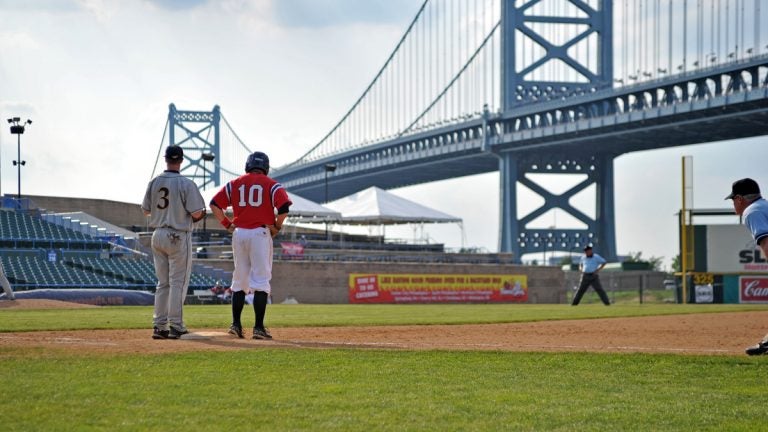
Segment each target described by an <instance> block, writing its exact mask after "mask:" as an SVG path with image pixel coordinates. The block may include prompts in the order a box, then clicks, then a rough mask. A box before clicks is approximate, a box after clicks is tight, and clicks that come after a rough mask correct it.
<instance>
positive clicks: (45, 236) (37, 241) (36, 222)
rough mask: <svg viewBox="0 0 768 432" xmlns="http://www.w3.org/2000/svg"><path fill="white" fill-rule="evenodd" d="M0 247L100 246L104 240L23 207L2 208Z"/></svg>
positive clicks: (92, 248)
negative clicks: (20, 208) (101, 240)
mask: <svg viewBox="0 0 768 432" xmlns="http://www.w3.org/2000/svg"><path fill="white" fill-rule="evenodd" d="M0 247H3V248H48V249H50V248H67V249H91V250H94V249H101V248H102V247H103V245H102V242H100V241H98V240H97V239H94V238H92V237H88V236H86V235H85V234H83V233H81V232H77V231H74V230H72V229H69V228H65V227H62V226H59V225H54V224H52V223H48V222H45V221H43V220H42V219H40V218H37V217H33V216H32V215H30V214H27V213H26V212H22V211H14V210H0Z"/></svg>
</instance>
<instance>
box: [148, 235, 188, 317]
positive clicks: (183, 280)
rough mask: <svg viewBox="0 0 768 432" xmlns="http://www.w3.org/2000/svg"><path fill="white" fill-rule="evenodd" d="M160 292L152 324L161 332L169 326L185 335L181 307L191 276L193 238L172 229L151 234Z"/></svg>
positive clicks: (156, 298)
mask: <svg viewBox="0 0 768 432" xmlns="http://www.w3.org/2000/svg"><path fill="white" fill-rule="evenodd" d="M152 254H153V256H154V259H155V274H156V275H157V290H156V291H155V313H154V317H153V324H154V326H155V327H157V328H158V329H160V330H168V329H169V325H170V326H171V327H173V328H175V329H176V330H179V331H184V330H186V329H187V328H186V326H185V325H184V319H183V317H182V307H183V305H184V297H185V296H186V295H187V288H188V287H189V278H190V275H191V272H192V235H191V233H188V232H186V231H177V230H174V229H171V228H157V229H155V232H154V233H153V234H152Z"/></svg>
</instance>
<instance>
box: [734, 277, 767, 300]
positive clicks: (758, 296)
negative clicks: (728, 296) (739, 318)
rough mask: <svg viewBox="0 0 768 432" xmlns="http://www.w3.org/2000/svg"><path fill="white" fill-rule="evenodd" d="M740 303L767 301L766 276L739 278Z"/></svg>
mask: <svg viewBox="0 0 768 432" xmlns="http://www.w3.org/2000/svg"><path fill="white" fill-rule="evenodd" d="M739 302H740V303H768V276H742V277H740V278H739Z"/></svg>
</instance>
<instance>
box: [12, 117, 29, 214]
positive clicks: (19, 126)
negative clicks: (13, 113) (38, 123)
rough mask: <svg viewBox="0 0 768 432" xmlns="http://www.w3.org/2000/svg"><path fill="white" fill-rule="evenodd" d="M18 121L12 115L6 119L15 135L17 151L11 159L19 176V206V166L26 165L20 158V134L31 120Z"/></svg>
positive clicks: (19, 180)
mask: <svg viewBox="0 0 768 432" xmlns="http://www.w3.org/2000/svg"><path fill="white" fill-rule="evenodd" d="M20 121H21V118H20V117H13V118H9V119H8V123H10V124H11V133H12V134H14V135H16V151H17V156H16V160H15V161H13V165H14V166H15V167H17V169H18V172H19V177H18V193H17V196H16V198H17V200H18V205H19V206H21V167H22V165H26V164H27V161H23V160H21V135H22V134H24V129H25V126H26V125H30V124H32V120H29V119H27V120H25V121H24V123H22V124H19V122H20Z"/></svg>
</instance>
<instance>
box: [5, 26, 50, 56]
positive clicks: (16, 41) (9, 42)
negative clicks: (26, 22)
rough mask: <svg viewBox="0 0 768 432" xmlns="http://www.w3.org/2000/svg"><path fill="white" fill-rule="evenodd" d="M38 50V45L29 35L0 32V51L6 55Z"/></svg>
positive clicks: (17, 32) (16, 32)
mask: <svg viewBox="0 0 768 432" xmlns="http://www.w3.org/2000/svg"><path fill="white" fill-rule="evenodd" d="M38 48H40V43H39V42H38V41H37V40H36V39H35V38H34V36H32V35H31V34H29V33H26V32H20V31H6V32H3V31H0V51H2V52H5V53H8V56H9V57H10V56H11V53H14V52H27V51H30V50H35V49H38Z"/></svg>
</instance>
